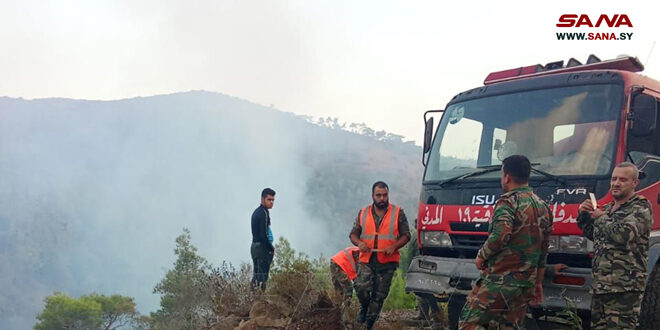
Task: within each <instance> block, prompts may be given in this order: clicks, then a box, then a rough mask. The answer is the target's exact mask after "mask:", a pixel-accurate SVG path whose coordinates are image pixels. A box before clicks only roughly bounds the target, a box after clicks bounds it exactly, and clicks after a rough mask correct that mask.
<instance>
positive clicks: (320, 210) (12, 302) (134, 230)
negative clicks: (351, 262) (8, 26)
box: [0, 91, 422, 328]
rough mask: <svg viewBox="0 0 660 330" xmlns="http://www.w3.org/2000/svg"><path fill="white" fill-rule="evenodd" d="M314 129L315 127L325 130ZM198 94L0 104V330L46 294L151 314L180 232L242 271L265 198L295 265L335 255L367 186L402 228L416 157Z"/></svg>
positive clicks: (28, 315)
mask: <svg viewBox="0 0 660 330" xmlns="http://www.w3.org/2000/svg"><path fill="white" fill-rule="evenodd" d="M326 126H327V125H326ZM326 126H324V125H317V124H314V123H310V122H309V120H308V119H306V118H303V117H300V116H296V115H293V114H290V113H284V112H281V111H278V110H276V109H273V108H268V107H263V106H260V105H257V104H254V103H250V102H248V101H245V100H241V99H238V98H234V97H230V96H226V95H223V94H218V93H210V92H201V91H195V92H187V93H176V94H170V95H159V96H152V97H138V98H132V99H125V100H117V101H85V100H71V99H57V98H53V99H38V100H23V99H15V98H6V97H3V98H0V178H1V180H0V203H1V204H2V205H1V207H0V262H2V264H4V265H11V266H9V267H7V266H5V267H4V269H5V270H4V271H3V272H2V275H1V276H0V287H2V288H5V289H3V292H2V294H0V328H25V327H26V326H28V327H29V326H30V325H31V324H33V323H34V316H35V315H36V313H37V312H38V311H39V310H40V309H41V308H42V306H43V298H44V297H45V296H47V295H50V294H52V293H53V292H54V291H62V292H66V293H68V294H71V295H74V296H75V295H79V294H86V293H89V292H93V291H96V292H101V293H105V292H108V293H121V294H125V295H129V296H133V297H135V298H136V301H137V303H138V307H139V308H140V309H141V310H143V311H145V312H147V311H150V310H153V309H155V307H156V306H157V304H158V298H157V297H156V296H155V295H153V294H152V290H153V287H154V284H155V283H157V281H158V280H159V279H160V278H161V277H162V275H163V273H164V269H165V267H167V265H169V264H171V262H172V253H171V242H172V241H173V239H174V237H176V236H177V235H178V234H179V233H180V231H181V228H183V227H187V228H189V229H190V230H191V232H192V233H193V235H194V237H195V245H196V246H197V247H198V248H199V252H200V254H201V255H203V256H204V257H206V258H207V259H208V260H210V261H213V262H214V263H220V262H221V261H222V260H227V261H230V262H233V263H240V262H247V261H249V252H248V250H249V244H250V231H249V216H250V214H251V212H252V211H253V209H254V208H255V207H256V206H257V205H258V202H259V192H260V191H261V189H262V188H264V187H266V186H269V187H272V188H274V189H275V190H276V191H277V196H276V202H275V208H274V209H273V211H272V217H273V231H274V233H275V235H276V236H284V237H286V238H287V239H288V240H289V241H290V242H291V244H292V246H293V247H295V248H296V250H298V251H303V252H305V253H307V254H309V255H311V256H318V255H320V254H323V255H325V256H328V255H330V254H332V253H334V252H335V251H336V250H338V249H339V248H341V247H343V246H345V245H347V244H349V242H348V232H349V230H350V227H351V222H352V221H353V219H354V218H355V216H356V214H357V210H358V209H359V208H360V207H361V206H363V205H366V204H367V203H369V202H370V189H371V184H372V183H373V182H374V181H376V180H384V181H386V182H388V183H389V184H390V187H391V200H392V201H393V202H394V203H398V204H400V205H402V206H403V207H404V208H405V209H406V211H407V214H408V217H409V220H410V222H411V225H412V221H413V220H414V219H415V217H416V214H415V213H416V212H415V208H416V203H417V198H418V195H419V182H420V177H421V172H422V167H421V164H420V161H419V159H420V153H421V150H420V148H419V147H416V146H414V145H413V144H412V143H404V142H402V141H400V139H397V138H396V137H395V138H390V139H384V138H383V136H385V135H384V134H385V133H383V132H378V133H377V134H376V133H374V134H372V133H370V131H368V130H366V131H362V132H363V133H364V132H366V133H364V134H367V135H369V136H367V135H364V134H356V133H353V132H348V131H346V130H342V129H340V128H339V127H334V126H332V127H326Z"/></svg>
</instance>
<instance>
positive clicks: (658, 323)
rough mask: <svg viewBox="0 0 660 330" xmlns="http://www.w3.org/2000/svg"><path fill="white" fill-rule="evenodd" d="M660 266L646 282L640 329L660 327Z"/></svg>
mask: <svg viewBox="0 0 660 330" xmlns="http://www.w3.org/2000/svg"><path fill="white" fill-rule="evenodd" d="M658 311H660V266H656V267H655V270H654V271H653V273H651V276H650V277H649V282H648V283H647V284H646V291H644V298H643V299H642V311H641V313H640V315H639V329H659V328H660V313H658Z"/></svg>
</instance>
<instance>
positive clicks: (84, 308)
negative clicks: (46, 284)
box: [34, 292, 102, 330]
mask: <svg viewBox="0 0 660 330" xmlns="http://www.w3.org/2000/svg"><path fill="white" fill-rule="evenodd" d="M45 301H46V307H45V308H44V310H43V311H42V312H41V313H39V315H37V320H38V321H39V322H37V324H36V325H35V326H34V328H35V329H36V330H51V329H52V330H55V329H67V330H77V329H81V330H82V329H99V328H100V327H101V325H102V318H101V317H102V309H101V304H99V303H98V302H96V301H94V300H92V299H89V298H85V297H81V298H78V299H75V298H71V297H69V296H67V295H66V294H63V293H59V292H58V293H55V294H54V295H52V296H49V297H46V299H45Z"/></svg>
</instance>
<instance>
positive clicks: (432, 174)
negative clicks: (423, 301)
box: [406, 55, 660, 328]
mask: <svg viewBox="0 0 660 330" xmlns="http://www.w3.org/2000/svg"><path fill="white" fill-rule="evenodd" d="M642 70H643V65H642V64H641V63H640V61H639V60H638V59H637V58H635V57H628V56H626V57H619V58H617V59H614V60H608V61H601V60H600V59H598V58H597V57H596V56H594V55H591V56H589V59H588V60H587V62H586V63H585V64H582V63H580V62H578V61H577V60H575V59H570V60H569V61H568V62H567V63H566V65H564V62H563V61H559V62H552V63H548V64H546V65H532V66H527V67H520V68H515V69H511V70H504V71H499V72H494V73H491V74H489V75H488V77H487V78H486V80H485V81H484V85H483V86H481V87H477V88H474V89H471V90H468V91H465V92H462V93H459V94H458V95H456V96H454V97H453V98H452V100H451V101H450V102H449V103H448V104H447V106H446V108H445V110H433V111H428V112H427V113H425V114H424V121H425V125H426V130H425V139H424V154H423V158H422V162H423V164H424V166H425V171H424V177H423V182H422V189H421V194H420V201H419V211H418V216H417V222H416V227H417V242H418V248H419V252H420V254H419V256H417V257H415V258H414V259H413V260H412V262H411V265H410V267H409V272H408V274H407V280H406V289H407V291H409V292H415V293H417V294H420V295H425V296H427V297H428V296H435V297H440V296H448V297H449V314H450V315H449V316H450V322H451V323H452V326H453V327H455V326H456V322H457V319H458V315H459V314H460V310H461V308H462V306H463V303H464V302H465V296H466V295H467V294H468V293H469V291H470V290H471V288H472V286H473V284H474V283H475V281H476V280H477V279H478V278H479V276H480V274H479V271H478V270H477V269H476V267H475V265H474V259H475V257H476V253H477V251H478V250H479V248H480V247H481V245H482V244H483V242H484V241H485V239H486V237H487V234H488V220H489V219H490V218H491V216H492V214H493V206H494V204H495V202H496V201H497V199H498V197H499V196H500V195H501V194H502V191H501V187H500V175H501V174H500V166H501V160H502V159H504V158H506V157H507V156H509V155H514V154H522V155H525V156H527V157H528V158H529V159H530V161H531V163H532V175H531V177H530V185H531V186H532V187H533V188H534V191H535V193H536V194H537V195H539V197H541V198H542V199H544V200H545V201H546V202H547V203H548V204H549V205H550V207H551V209H552V211H553V215H554V230H553V236H552V237H551V243H550V252H549V255H548V259H547V263H548V268H547V269H550V268H552V266H553V265H554V264H565V265H567V266H568V268H566V269H564V270H563V271H561V272H560V273H557V274H554V273H553V272H550V271H548V272H546V276H545V278H544V280H543V285H544V300H543V304H542V305H541V306H537V307H534V308H532V309H531V311H532V314H533V315H534V316H539V315H549V314H550V315H551V314H553V313H555V312H557V311H559V310H562V309H565V308H566V307H567V304H570V305H572V306H570V307H574V308H575V309H576V310H577V312H578V314H579V315H581V316H583V318H584V319H585V321H584V322H583V324H585V325H587V326H588V324H589V321H588V320H587V319H588V317H589V311H590V303H591V295H590V293H589V290H590V288H591V261H592V257H593V253H592V252H593V244H592V242H591V241H589V240H587V239H586V238H585V237H583V236H582V232H581V230H580V229H579V228H578V226H577V222H576V219H577V216H578V206H579V204H580V203H582V202H583V201H584V200H585V199H587V198H589V193H593V194H595V196H596V198H597V200H598V204H599V205H603V204H605V203H608V202H610V201H612V197H611V196H610V194H609V192H608V191H609V183H610V175H611V173H612V170H613V168H614V166H615V165H616V164H617V163H620V162H623V161H630V162H633V163H634V164H636V165H637V166H638V167H639V169H640V170H641V171H642V172H643V174H642V176H641V178H640V182H639V185H638V187H637V189H638V191H637V192H638V193H639V194H641V195H644V196H645V197H646V198H647V199H648V200H649V201H650V202H651V204H652V207H653V216H654V223H653V227H652V232H651V243H650V246H649V259H648V273H649V278H648V282H647V288H646V292H645V295H644V300H643V303H642V314H641V316H640V322H641V325H642V328H644V327H645V326H649V325H651V324H655V325H656V326H657V325H658V324H660V263H659V261H658V259H659V257H660V183H659V180H660V113H659V110H658V109H659V108H660V82H658V81H656V80H653V79H650V78H648V77H645V76H643V75H641V74H639V73H638V72H641V71H642ZM433 112H441V113H442V117H441V119H440V122H439V123H438V125H437V126H436V125H434V123H433V118H432V117H431V118H427V116H428V115H429V114H431V113H433ZM569 302H570V303H569Z"/></svg>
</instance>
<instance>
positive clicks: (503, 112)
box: [424, 85, 623, 181]
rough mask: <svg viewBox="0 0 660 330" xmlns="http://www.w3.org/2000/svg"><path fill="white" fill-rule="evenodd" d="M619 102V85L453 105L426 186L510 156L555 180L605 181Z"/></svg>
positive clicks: (443, 123)
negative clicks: (522, 158)
mask: <svg viewBox="0 0 660 330" xmlns="http://www.w3.org/2000/svg"><path fill="white" fill-rule="evenodd" d="M622 94H623V92H622V87H621V86H620V85H583V86H570V87H561V88H552V89H543V90H534V91H524V92H516V93H511V94H504V95H498V96H491V97H484V98H480V99H474V100H469V101H465V102H460V103H455V104H452V105H451V106H449V107H448V108H447V110H446V111H445V114H444V116H443V117H442V120H441V122H440V124H439V125H438V129H437V133H436V138H435V140H434V143H433V146H432V149H431V154H430V155H429V162H428V165H427V168H426V173H425V176H424V180H425V181H441V180H446V179H448V178H453V177H456V176H458V175H461V174H463V173H469V172H473V171H475V169H476V168H479V167H485V166H492V165H497V164H501V160H502V159H504V158H506V157H507V156H510V155H515V154H522V155H525V156H527V157H528V158H529V159H530V161H531V162H532V163H538V164H539V165H538V166H535V167H536V168H538V169H539V170H543V171H545V172H547V173H550V174H554V175H604V174H607V173H608V172H609V170H610V169H611V167H612V165H613V159H614V154H615V149H616V148H615V141H616V140H615V139H616V135H617V134H616V132H617V121H618V117H619V114H620V110H621V108H622ZM499 175H500V174H499V172H497V171H495V172H491V173H487V174H484V175H480V176H478V177H479V178H482V177H491V178H492V177H495V176H499ZM532 175H534V174H532Z"/></svg>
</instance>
